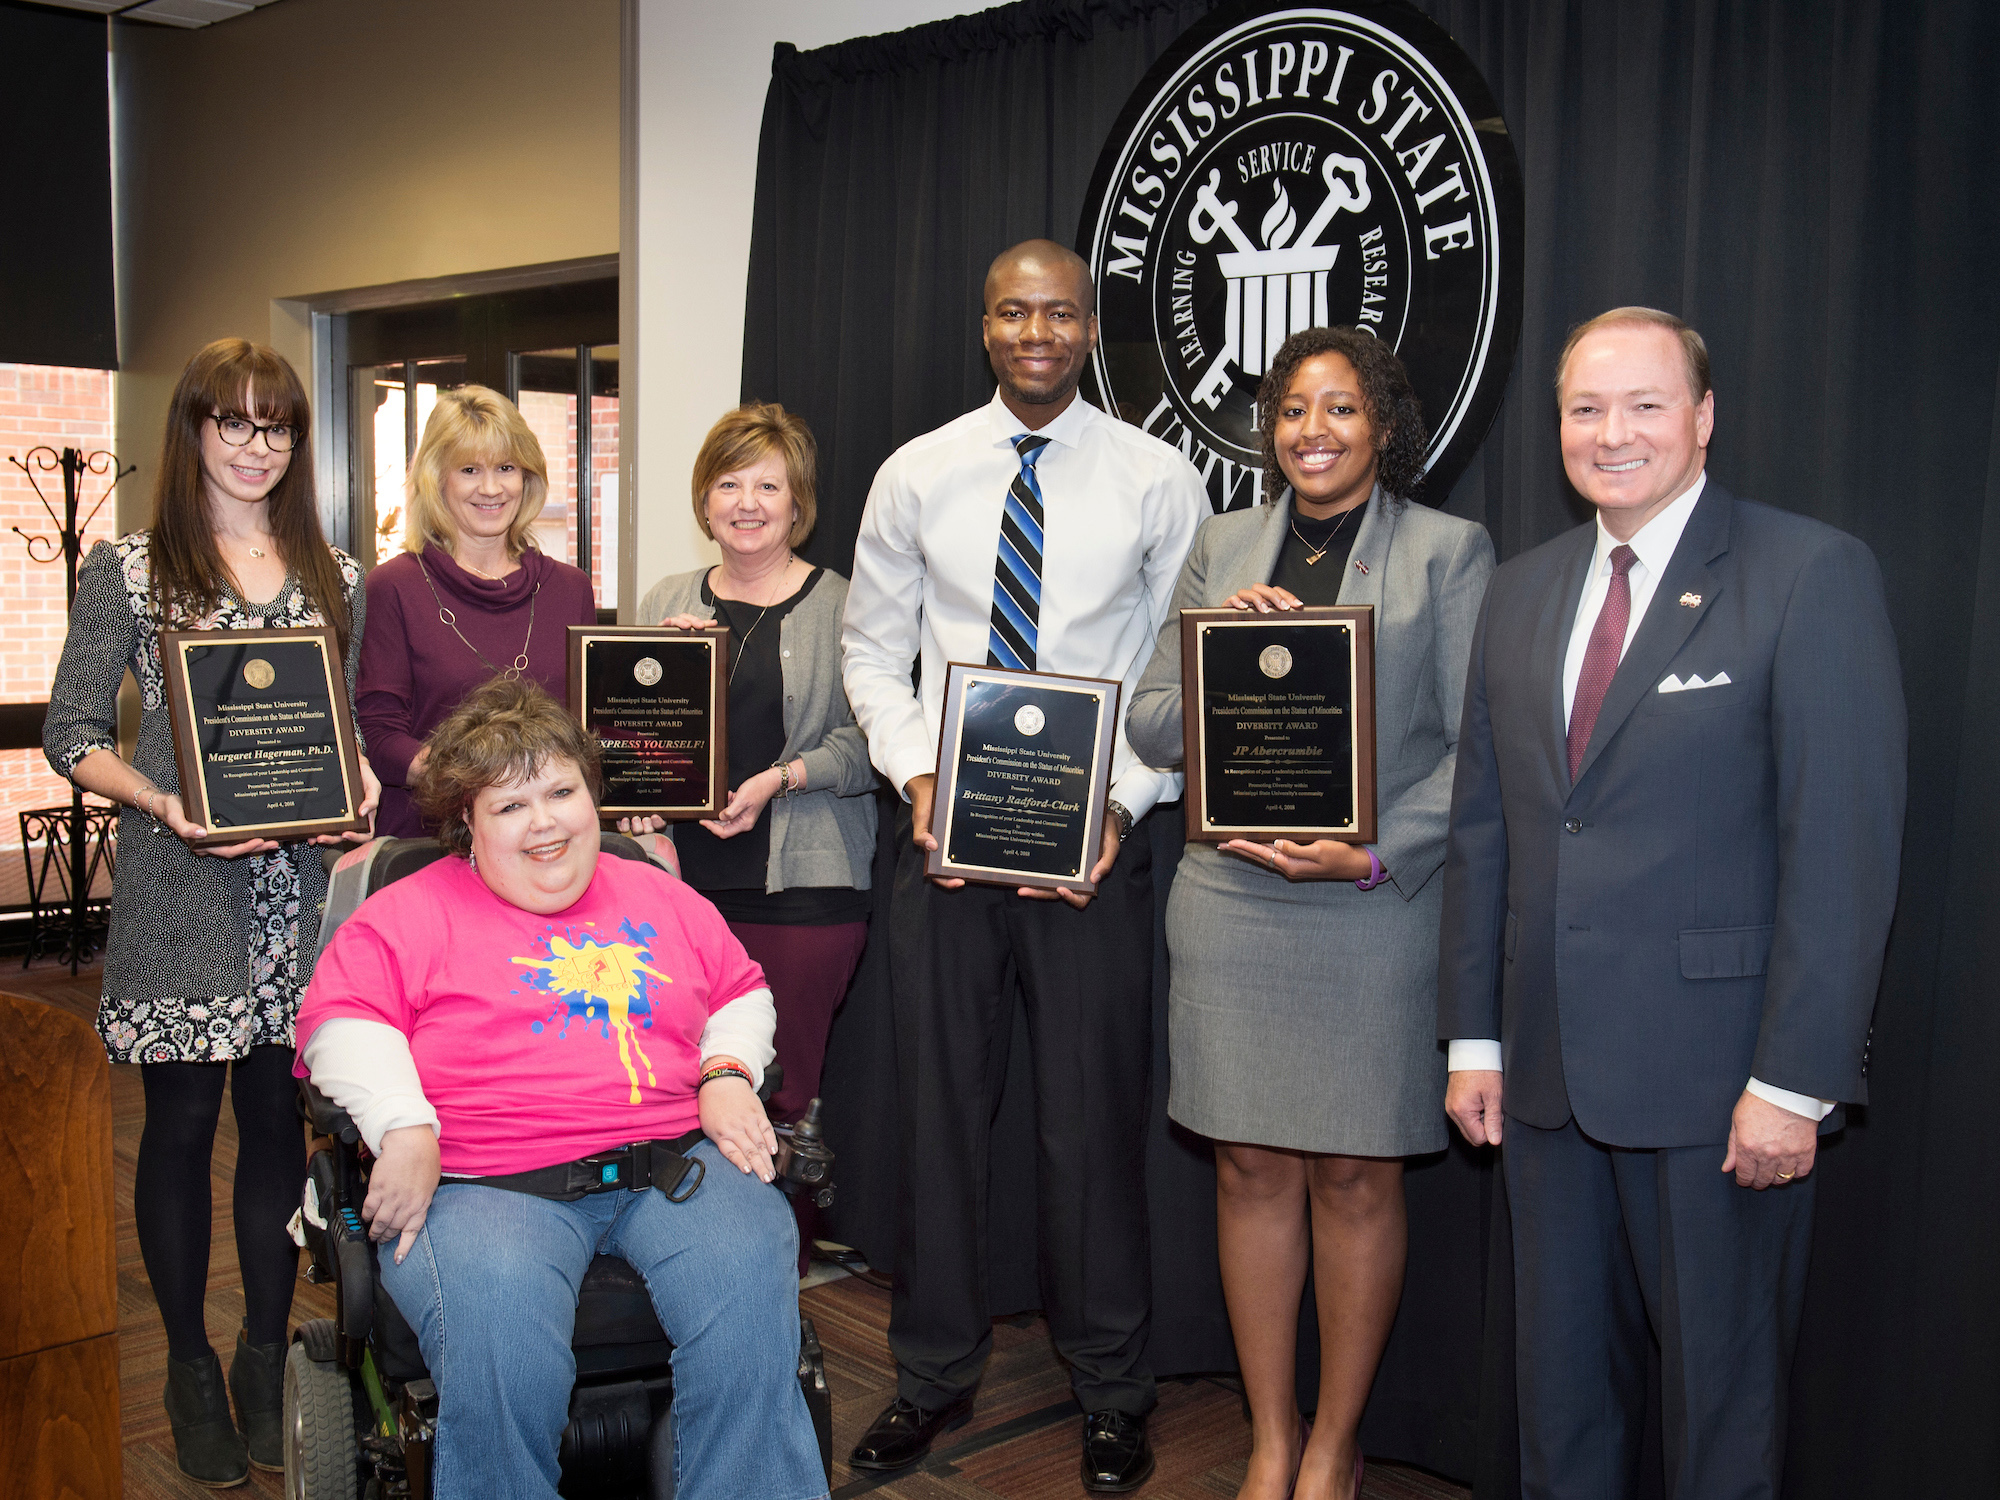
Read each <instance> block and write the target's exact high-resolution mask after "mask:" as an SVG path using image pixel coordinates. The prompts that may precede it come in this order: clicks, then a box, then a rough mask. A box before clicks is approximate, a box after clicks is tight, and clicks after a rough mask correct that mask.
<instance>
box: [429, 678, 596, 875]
mask: <svg viewBox="0 0 2000 1500" xmlns="http://www.w3.org/2000/svg"><path fill="white" fill-rule="evenodd" d="M424 744H425V748H426V749H428V750H429V751H430V757H429V759H427V760H426V761H425V762H424V768H423V770H421V771H419V772H418V773H417V783H416V785H415V787H413V788H412V789H411V790H412V791H413V792H414V793H415V795H416V801H417V808H418V810H419V811H420V812H422V813H423V815H424V818H425V821H427V822H429V823H432V824H434V825H435V826H436V828H437V831H438V835H437V836H438V842H439V843H441V844H443V845H444V846H445V848H446V849H448V850H450V851H451V852H452V853H453V854H464V853H466V852H467V851H469V850H470V849H471V848H472V825H471V824H470V823H469V822H468V821H467V819H468V818H469V817H470V816H471V814H472V802H473V799H474V798H475V797H477V796H478V795H479V794H480V793H481V792H483V791H485V790H486V788H488V787H489V786H505V785H510V784H512V783H514V782H517V781H527V780H528V779H530V778H531V777H535V776H539V775H540V774H541V772H542V767H543V766H545V765H547V764H548V763H549V762H550V761H552V760H566V761H568V762H569V763H570V764H571V765H573V766H575V767H576V768H577V770H578V771H580V772H581V773H582V775H583V784H584V786H585V787H587V788H588V789H589V791H590V796H591V800H592V801H595V800H596V799H597V794H598V788H599V785H600V783H599V780H598V773H599V770H600V768H601V764H602V761H603V752H602V750H601V749H600V748H599V746H598V743H597V737H596V736H595V735H592V734H586V733H585V732H584V729H583V726H582V725H581V724H579V723H577V721H576V720H575V718H573V717H572V716H571V715H570V714H569V713H568V712H567V711H566V710H565V709H564V708H563V707H562V705H561V704H559V703H557V702H556V700H555V699H553V698H551V697H550V696H549V695H548V694H547V693H545V692H543V691H542V689H541V688H540V687H538V686H537V685H536V684H534V683H532V682H523V681H521V680H519V679H518V678H512V677H495V678H492V679H490V680H489V681H487V682H485V683H482V684H481V685H480V686H478V687H476V688H474V689H473V690H472V691H471V692H470V693H467V694H466V695H465V698H464V699H463V701H461V702H460V703H459V705H458V707H457V708H455V709H453V710H452V711H451V714H450V716H449V717H447V718H446V719H445V721H444V722H443V723H442V724H440V725H438V727H437V728H435V729H433V730H432V731H431V734H430V738H429V739H428V740H426V741H425V742H424Z"/></svg>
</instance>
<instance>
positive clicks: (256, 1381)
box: [229, 1325, 286, 1474]
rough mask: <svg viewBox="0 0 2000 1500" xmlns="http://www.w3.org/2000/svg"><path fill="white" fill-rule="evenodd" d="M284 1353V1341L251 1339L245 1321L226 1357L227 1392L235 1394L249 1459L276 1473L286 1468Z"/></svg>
mask: <svg viewBox="0 0 2000 1500" xmlns="http://www.w3.org/2000/svg"><path fill="white" fill-rule="evenodd" d="M285 1353H286V1348H285V1346H284V1345H283V1344H253V1343H251V1342H250V1330H249V1327H248V1325H245V1326H244V1327H243V1328H242V1329H241V1330H239V1331H238V1332H237V1335H236V1354H235V1356H234V1358H232V1359H231V1360H230V1361H229V1394H230V1395H232V1396H234V1397H235V1398H236V1420H237V1421H238V1422H239V1423H241V1424H242V1427H243V1437H244V1439H245V1441H246V1442H248V1444H249V1445H250V1462H251V1463H253V1464H255V1465H256V1466H257V1467H258V1468H260V1469H269V1470H271V1471H272V1472H273V1473H279V1474H281V1473H283V1472H284V1469H285V1442H284V1429H285V1423H284V1417H285Z"/></svg>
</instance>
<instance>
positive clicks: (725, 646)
mask: <svg viewBox="0 0 2000 1500" xmlns="http://www.w3.org/2000/svg"><path fill="white" fill-rule="evenodd" d="M728 661H729V632H728V631H726V630H670V629H667V628H665V627H659V628H648V627H645V626H636V625H572V626H570V627H569V708H570V712H571V713H573V714H575V715H576V716H577V721H578V722H579V723H581V724H582V725H583V727H584V728H585V729H587V730H589V731H590V732H591V733H592V734H594V735H596V736H597V738H598V740H599V742H600V743H602V745H603V746H604V795H603V797H602V798H601V799H600V800H599V802H598V804H597V809H598V812H599V813H600V814H602V816H603V818H604V821H605V822H606V823H611V822H614V821H616V820H617V819H619V818H623V817H633V816H637V815H641V814H646V813H652V814H656V815H658V816H659V817H663V818H666V819H668V820H669V821H686V820H688V819H693V818H712V817H714V816H715V815H716V814H717V813H719V812H721V811H722V807H723V804H724V803H726V802H727V801H728V800H729V749H728V743H727V740H726V738H725V735H726V725H725V723H724V720H725V718H726V716H727V705H728V698H729V679H728V669H727V665H726V664H727V662H728Z"/></svg>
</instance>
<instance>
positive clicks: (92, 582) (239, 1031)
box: [42, 531, 366, 1063]
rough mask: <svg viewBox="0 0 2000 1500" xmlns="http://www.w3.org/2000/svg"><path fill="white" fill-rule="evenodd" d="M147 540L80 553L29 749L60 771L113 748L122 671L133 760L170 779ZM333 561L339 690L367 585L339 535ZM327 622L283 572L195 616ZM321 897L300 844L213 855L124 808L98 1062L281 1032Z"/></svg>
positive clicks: (281, 1039) (216, 1055) (237, 1047)
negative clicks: (344, 624)
mask: <svg viewBox="0 0 2000 1500" xmlns="http://www.w3.org/2000/svg"><path fill="white" fill-rule="evenodd" d="M149 543H150V535H149V533H147V532H143V531H140V532H134V533H133V534H132V535H130V536H126V537H121V538H120V539H119V540H118V541H116V542H99V543H98V544H97V545H96V546H95V547H93V548H91V550H90V555H89V556H88V557H87V558H85V559H84V563H83V566H82V568H81V569H80V570H79V571H78V573H77V580H76V602H75V604H73V605H72V606H71V607H70V619H69V635H68V637H67V639H66V640H65V641H64V643H63V651H62V660H61V662H60V663H59V664H58V666H57V667H56V679H55V683H54V685H53V686H52V687H51V688H50V690H49V713H48V720H47V723H46V725H45V727H44V729H43V732H42V747H43V750H44V752H45V753H46V754H47V756H48V759H49V764H50V765H51V766H53V767H54V768H55V769H56V771H57V772H58V773H59V774H61V775H63V776H68V775H69V774H70V773H71V772H72V771H74V770H75V769H76V765H77V763H78V762H79V761H81V760H82V759H83V758H84V757H85V756H86V755H88V754H90V753H91V752H92V751H93V750H109V751H111V752H112V753H114V754H116V753H117V750H118V687H119V684H120V682H121V681H122V680H123V679H124V676H125V673H126V671H127V669H130V671H131V673H132V675H133V677H134V678H135V679H136V680H137V681H138V684H139V697H140V705H141V712H140V716H139V740H138V745H137V748H136V750H135V752H134V754H133V756H132V764H133V767H134V768H135V769H136V770H138V771H139V772H140V773H141V774H142V775H144V776H147V777H149V778H150V779H151V780H152V782H153V784H154V785H155V786H158V787H162V788H165V789H168V790H174V791H178V789H179V786H180V781H179V778H178V776H177V774H176V772H175V768H174V746H173V730H172V728H171V725H170V721H169V719H168V716H167V711H166V691H165V689H166V683H165V680H164V678H163V677H162V676H161V671H160V644H159V631H160V629H161V623H160V620H159V618H158V616H157V615H155V614H154V612H153V599H152V592H151V589H152V572H151V560H150V553H149ZM334 559H335V561H336V562H337V564H338V565H339V569H340V578H341V589H342V591H343V593H344V594H345V595H346V599H347V607H348V610H349V613H350V618H351V625H350V628H349V632H348V644H347V681H348V692H349V696H350V698H351V697H352V693H353V683H354V673H355V669H356V667H357V665H358V664H359V661H360V652H361V624H362V614H363V611H364V609H365V607H366V606H365V595H364V594H363V591H362V587H361V569H360V567H359V566H358V565H357V564H356V563H355V561H354V559H353V558H351V557H349V556H348V555H347V554H346V553H344V552H341V551H340V550H339V549H337V548H336V549H334ZM325 623H327V622H326V621H325V620H323V619H321V618H320V615H319V612H318V611H317V610H316V609H314V608H313V606H312V603H311V601H310V600H308V599H307V598H306V596H305V594H304V593H303V592H302V591H301V590H300V588H299V586H298V582H297V580H296V579H294V578H293V577H291V576H290V575H289V574H288V575H287V576H286V578H285V583H284V586H283V587H282V588H281V589H279V590H278V594H277V597H276V598H274V599H272V600H270V601H269V602H268V603H261V604H255V605H253V604H251V603H249V602H248V601H246V600H244V599H242V598H241V597H239V596H238V595H237V594H236V593H235V591H234V590H233V589H229V590H225V592H224V598H223V602H222V604H221V605H220V606H219V607H218V608H216V609H214V610H212V611H211V612H209V613H208V614H206V615H204V616H203V617H202V618H201V619H200V620H198V621H196V622H195V624H194V628H196V629H202V630H230V629H242V628H288V627H294V626H306V625H324V624H325ZM350 707H352V704H351V703H350ZM325 900H326V869H325V865H324V864H323V862H322V861H321V859H320V854H319V850H318V849H317V848H316V847H314V846H313V845H311V844H308V843H294V844H286V845H283V846H282V847H281V848H279V849H277V850H275V851H273V852H271V853H269V854H256V855H249V856H246V857H244V858H241V859H218V858H216V857H214V856H213V855H198V854H196V853H195V852H194V851H193V850H192V849H190V848H188V846H187V845H186V844H184V843H183V842H181V840H180V839H178V838H175V837H173V836H172V835H171V834H167V833H156V832H155V831H154V826H153V822H152V820H151V819H150V818H148V817H147V816H146V815H145V814H143V813H141V812H139V811H138V810H137V809H136V808H126V809H125V810H124V811H123V812H122V813H121V814H120V815H119V820H118V875H117V879H116V881H115V883H114V884H113V886H112V894H111V936H110V943H109V950H108V951H107V953H106V955H105V960H104V994H103V997H102V998H101V999H100V1000H99V1002H98V1010H97V1032H98V1035H99V1036H101V1037H102V1038H103V1039H104V1047H105V1051H107V1052H108V1053H109V1054H110V1055H111V1060H112V1061H113V1062H125V1063H150V1062H226V1061H229V1060H231V1059H234V1058H240V1057H245V1056H247V1055H248V1054H249V1051H250V1049H251V1048H252V1047H260V1046H282V1047H290V1046H292V1045H293V1037H292V1022H293V1020H294V1018H295V1017H296V1016H297V1015H298V1010H299V1001H300V999H301V997H302V996H303V995H304V993H305V987H306V981H307V980H308V979H309V978H311V976H312V965H313V959H314V957H315V953H314V948H315V944H316V942H317V939H318V934H319V913H320V908H321V906H322V905H323V904H324V902H325Z"/></svg>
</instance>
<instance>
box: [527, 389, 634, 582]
mask: <svg viewBox="0 0 2000 1500" xmlns="http://www.w3.org/2000/svg"><path fill="white" fill-rule="evenodd" d="M520 406H521V416H522V418H523V419H524V420H525V421H526V422H527V424H528V426H529V428H530V430H532V431H533V432H534V434H535V437H536V439H537V440H538V441H539V442H540V443H541V445H542V456H543V457H544V458H546V459H547V460H548V464H549V498H548V503H547V504H546V505H544V506H543V507H542V513H541V515H540V517H538V518H537V520H536V522H535V536H536V539H537V540H538V541H539V542H540V543H541V545H542V547H543V549H544V550H545V551H546V552H548V554H549V555H550V556H551V557H558V558H561V559H562V560H563V561H564V562H566V563H574V562H576V560H577V558H576V397H574V396H564V395H560V394H558V393H556V392H553V391H523V392H521V398H520ZM590 472H591V475H592V477H593V484H592V488H591V495H592V497H593V498H594V500H595V502H596V503H595V504H593V505H592V506H591V509H590V552H591V559H590V568H589V572H590V576H591V578H592V579H594V580H595V581H596V583H597V602H598V603H599V604H600V605H602V606H603V607H604V608H606V609H613V608H616V607H617V604H618V590H617V588H616V587H615V586H614V587H609V588H607V587H606V586H605V585H606V581H607V578H609V577H611V576H613V575H609V574H607V573H606V571H605V564H606V549H607V548H609V550H610V554H611V557H610V561H611V562H612V564H613V565H614V566H615V564H616V559H617V548H618V517H617V507H616V504H615V497H616V485H617V474H618V398H617V397H616V396H593V397H592V398H591V402H590ZM606 475H610V476H612V483H611V486H610V487H609V488H607V486H606V484H605V476H606ZM607 512H609V513H610V514H609V515H608V516H607ZM607 519H608V520H609V522H610V525H609V526H608V527H607V526H606V521H607Z"/></svg>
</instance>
